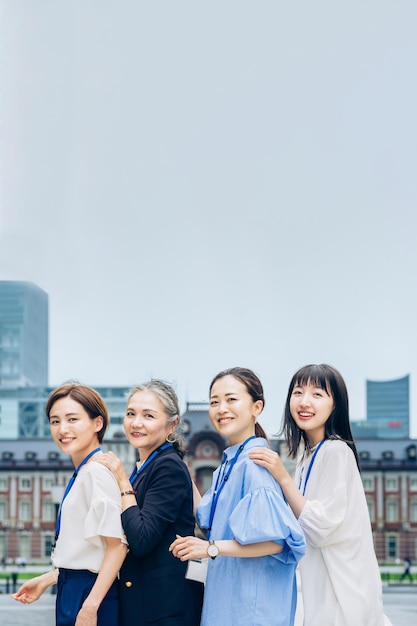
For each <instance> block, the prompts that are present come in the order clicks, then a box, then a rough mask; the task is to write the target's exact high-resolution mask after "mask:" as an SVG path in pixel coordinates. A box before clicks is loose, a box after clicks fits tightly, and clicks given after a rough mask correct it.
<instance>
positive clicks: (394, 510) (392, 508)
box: [387, 498, 398, 522]
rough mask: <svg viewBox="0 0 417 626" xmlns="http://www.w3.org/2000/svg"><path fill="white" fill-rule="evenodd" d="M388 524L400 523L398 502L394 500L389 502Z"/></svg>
mask: <svg viewBox="0 0 417 626" xmlns="http://www.w3.org/2000/svg"><path fill="white" fill-rule="evenodd" d="M387 522H398V502H397V500H394V499H393V498H388V500H387Z"/></svg>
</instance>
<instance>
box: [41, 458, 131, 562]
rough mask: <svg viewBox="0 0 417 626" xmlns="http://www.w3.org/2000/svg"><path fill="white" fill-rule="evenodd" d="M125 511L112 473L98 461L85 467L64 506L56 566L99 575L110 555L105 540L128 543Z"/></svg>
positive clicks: (55, 557)
mask: <svg viewBox="0 0 417 626" xmlns="http://www.w3.org/2000/svg"><path fill="white" fill-rule="evenodd" d="M121 510H122V509H121V496H120V489H119V486H118V484H117V481H116V479H115V477H114V476H113V474H112V473H111V472H110V470H108V469H107V467H105V466H104V465H101V464H100V463H97V462H95V461H90V462H89V463H87V464H86V465H84V466H83V467H82V468H81V469H80V472H79V474H78V476H77V478H76V480H75V482H74V484H73V486H72V488H71V490H70V492H69V494H68V495H67V497H66V498H65V500H64V503H63V505H62V509H61V528H60V533H59V537H58V541H57V544H56V547H55V550H54V553H53V558H52V560H53V564H54V566H55V567H58V568H59V567H64V568H67V569H88V570H90V571H92V572H96V573H97V572H98V571H99V570H100V566H101V564H102V561H103V558H104V554H105V552H106V547H107V546H106V541H105V537H117V538H119V539H120V540H121V541H122V542H123V543H127V541H126V538H125V535H124V532H123V528H122V522H121Z"/></svg>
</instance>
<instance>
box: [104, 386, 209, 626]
mask: <svg viewBox="0 0 417 626" xmlns="http://www.w3.org/2000/svg"><path fill="white" fill-rule="evenodd" d="M179 422H180V411H179V406H178V398H177V395H176V393H175V391H174V390H173V388H172V387H171V385H169V384H167V383H166V382H164V381H162V380H157V379H152V380H150V381H148V382H146V383H144V384H142V385H138V386H137V387H135V388H134V389H133V390H132V391H131V393H130V396H129V398H128V402H127V408H126V415H125V418H124V429H125V432H126V436H127V438H128V440H129V443H130V444H131V445H132V446H133V447H134V448H136V449H137V450H138V453H139V460H138V462H137V464H136V466H135V467H134V470H133V472H132V474H131V476H130V477H129V476H128V475H127V473H126V471H125V469H124V467H123V465H122V463H121V461H120V459H118V457H117V456H115V455H114V454H113V453H112V452H108V453H106V454H103V455H101V456H99V457H98V459H97V460H98V461H99V462H101V463H102V464H103V465H105V466H106V467H108V468H109V469H110V470H111V472H112V473H113V474H114V476H115V478H116V480H117V482H118V485H119V488H120V492H121V496H122V525H123V529H124V532H125V534H126V538H127V541H128V544H129V552H128V554H127V557H126V559H125V561H124V563H123V565H122V568H121V570H120V591H121V597H120V602H121V624H122V626H127V625H129V626H131V625H132V624H135V626H144V625H145V624H148V623H150V622H157V623H158V625H159V626H198V625H199V623H200V613H201V605H202V595H203V585H202V584H201V583H198V582H196V581H192V580H188V579H187V578H186V577H185V575H186V569H187V564H186V563H183V562H181V561H180V560H179V559H176V558H175V557H174V556H173V554H172V553H171V552H170V551H169V549H168V548H169V546H170V544H171V543H172V542H173V541H174V540H175V538H176V536H177V535H183V536H184V535H189V534H191V535H193V534H194V528H195V519H194V515H193V489H192V482H191V478H190V474H189V471H188V468H187V466H186V465H185V463H184V462H183V461H182V457H183V455H184V448H183V446H182V443H181V440H180V437H179V435H178V432H177V431H178V425H179Z"/></svg>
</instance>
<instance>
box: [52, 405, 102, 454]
mask: <svg viewBox="0 0 417 626" xmlns="http://www.w3.org/2000/svg"><path fill="white" fill-rule="evenodd" d="M102 426H103V418H102V417H101V415H99V416H98V417H95V418H93V419H92V418H91V417H90V416H89V415H88V413H87V411H86V410H85V409H84V407H83V405H82V404H80V403H79V402H77V401H76V400H73V399H72V398H71V396H65V397H63V398H60V399H59V400H57V401H56V402H54V404H53V405H52V407H51V410H50V412H49V428H50V431H51V435H52V438H53V440H54V441H55V443H56V445H57V446H58V448H59V449H60V450H62V452H65V454H70V455H71V458H72V462H73V463H74V465H75V466H77V465H79V464H80V463H81V461H82V460H83V459H84V458H85V457H86V456H87V455H88V453H89V452H91V451H92V450H94V448H97V447H98V445H99V440H98V435H97V433H98V432H99V431H100V429H101V428H102Z"/></svg>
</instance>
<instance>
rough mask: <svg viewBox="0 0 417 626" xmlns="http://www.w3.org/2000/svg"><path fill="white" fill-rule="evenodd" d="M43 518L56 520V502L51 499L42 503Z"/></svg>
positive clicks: (49, 520) (44, 519)
mask: <svg viewBox="0 0 417 626" xmlns="http://www.w3.org/2000/svg"><path fill="white" fill-rule="evenodd" d="M42 520H43V521H44V522H54V521H55V504H54V503H53V502H51V501H48V500H45V501H44V502H43V504H42Z"/></svg>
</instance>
